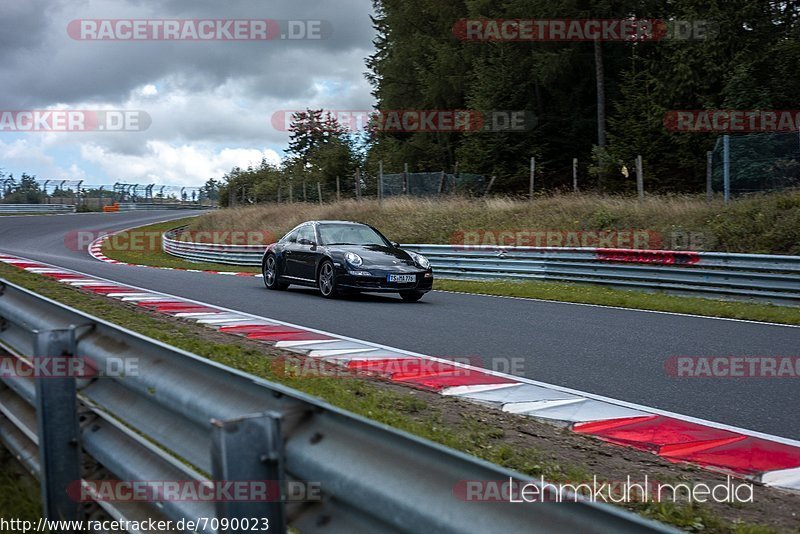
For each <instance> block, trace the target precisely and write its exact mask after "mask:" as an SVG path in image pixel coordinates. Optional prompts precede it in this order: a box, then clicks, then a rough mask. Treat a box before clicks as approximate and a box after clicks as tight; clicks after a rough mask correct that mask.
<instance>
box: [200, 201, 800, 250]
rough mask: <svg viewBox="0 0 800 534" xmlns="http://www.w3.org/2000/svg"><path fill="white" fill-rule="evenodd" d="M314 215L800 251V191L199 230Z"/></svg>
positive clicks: (335, 209)
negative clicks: (623, 234) (635, 233)
mask: <svg viewBox="0 0 800 534" xmlns="http://www.w3.org/2000/svg"><path fill="white" fill-rule="evenodd" d="M310 219H347V220H356V221H360V222H365V223H369V224H373V225H375V226H376V227H378V228H379V229H381V231H382V232H383V233H385V234H386V236H387V237H389V238H390V239H393V240H395V241H399V242H400V243H451V242H453V239H454V238H456V239H458V236H459V232H464V231H473V230H478V231H495V232H497V231H502V230H517V231H519V230H524V231H535V232H571V231H584V232H597V231H614V230H616V231H627V230H643V231H646V232H649V233H650V235H651V236H654V237H653V238H652V239H651V244H652V245H654V246H653V248H690V246H691V245H694V248H695V249H697V250H708V251H723V252H752V253H773V254H800V191H784V192H781V193H772V194H764V195H754V196H752V197H748V198H743V199H739V200H737V201H736V202H733V203H730V204H728V205H727V206H726V205H725V204H723V203H722V202H721V201H714V202H711V203H708V202H706V201H705V198H703V197H698V196H658V197H656V196H652V197H647V198H646V199H645V200H644V201H643V202H638V201H637V200H635V199H632V198H629V197H614V196H600V195H593V194H581V195H549V196H543V197H540V198H537V199H535V200H534V201H532V202H529V201H521V200H509V199H489V200H486V201H483V200H469V199H458V198H456V199H414V198H399V199H392V200H387V201H385V202H384V204H383V206H380V205H379V204H378V202H377V201H375V200H365V201H362V202H356V201H342V202H336V203H331V204H324V205H321V206H320V205H316V204H303V203H295V204H262V205H257V206H249V207H241V208H233V209H225V210H219V211H215V212H211V213H208V214H205V215H203V216H201V217H199V218H197V219H196V220H195V221H194V222H193V223H192V224H191V227H192V229H196V230H268V231H270V232H272V233H273V234H274V235H275V236H277V237H280V236H281V235H283V234H284V233H285V232H286V231H287V230H289V229H291V228H292V227H293V226H295V225H297V224H299V223H301V222H303V221H307V220H310Z"/></svg>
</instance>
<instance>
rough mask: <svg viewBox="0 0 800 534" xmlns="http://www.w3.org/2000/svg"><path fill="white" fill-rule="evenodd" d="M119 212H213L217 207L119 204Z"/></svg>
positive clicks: (138, 203) (155, 203) (139, 203)
mask: <svg viewBox="0 0 800 534" xmlns="http://www.w3.org/2000/svg"><path fill="white" fill-rule="evenodd" d="M116 205H117V206H119V211H150V210H211V209H216V206H201V205H199V204H175V203H171V204H170V203H164V204H159V203H158V202H153V203H144V202H119V203H117V204H116Z"/></svg>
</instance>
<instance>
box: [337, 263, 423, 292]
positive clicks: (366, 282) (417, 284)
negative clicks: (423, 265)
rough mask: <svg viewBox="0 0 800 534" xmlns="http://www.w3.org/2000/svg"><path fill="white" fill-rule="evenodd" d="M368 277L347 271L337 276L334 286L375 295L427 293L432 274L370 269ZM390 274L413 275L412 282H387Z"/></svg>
mask: <svg viewBox="0 0 800 534" xmlns="http://www.w3.org/2000/svg"><path fill="white" fill-rule="evenodd" d="M368 272H369V276H366V275H361V274H358V275H355V274H351V273H350V272H349V271H343V272H341V273H338V274H337V277H336V285H337V286H338V287H342V288H347V289H358V290H360V291H370V292H376V293H397V292H399V291H422V292H423V293H427V292H428V291H430V290H431V288H432V286H433V272H432V271H430V270H428V271H409V272H398V271H381V270H378V269H370V270H369V271H368ZM390 274H411V275H414V282H408V283H398V282H389V281H388V276H389V275H390Z"/></svg>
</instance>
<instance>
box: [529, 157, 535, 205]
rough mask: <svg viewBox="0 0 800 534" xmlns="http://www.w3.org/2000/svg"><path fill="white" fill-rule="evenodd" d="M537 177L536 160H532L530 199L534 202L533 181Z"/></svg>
mask: <svg viewBox="0 0 800 534" xmlns="http://www.w3.org/2000/svg"><path fill="white" fill-rule="evenodd" d="M535 175H536V158H531V183H530V185H529V186H528V198H529V199H530V200H533V180H534V176H535Z"/></svg>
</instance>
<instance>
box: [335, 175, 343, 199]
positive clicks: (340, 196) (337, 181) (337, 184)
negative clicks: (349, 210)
mask: <svg viewBox="0 0 800 534" xmlns="http://www.w3.org/2000/svg"><path fill="white" fill-rule="evenodd" d="M336 200H337V201H339V200H342V195H341V193H340V192H339V177H338V176H337V177H336Z"/></svg>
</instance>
